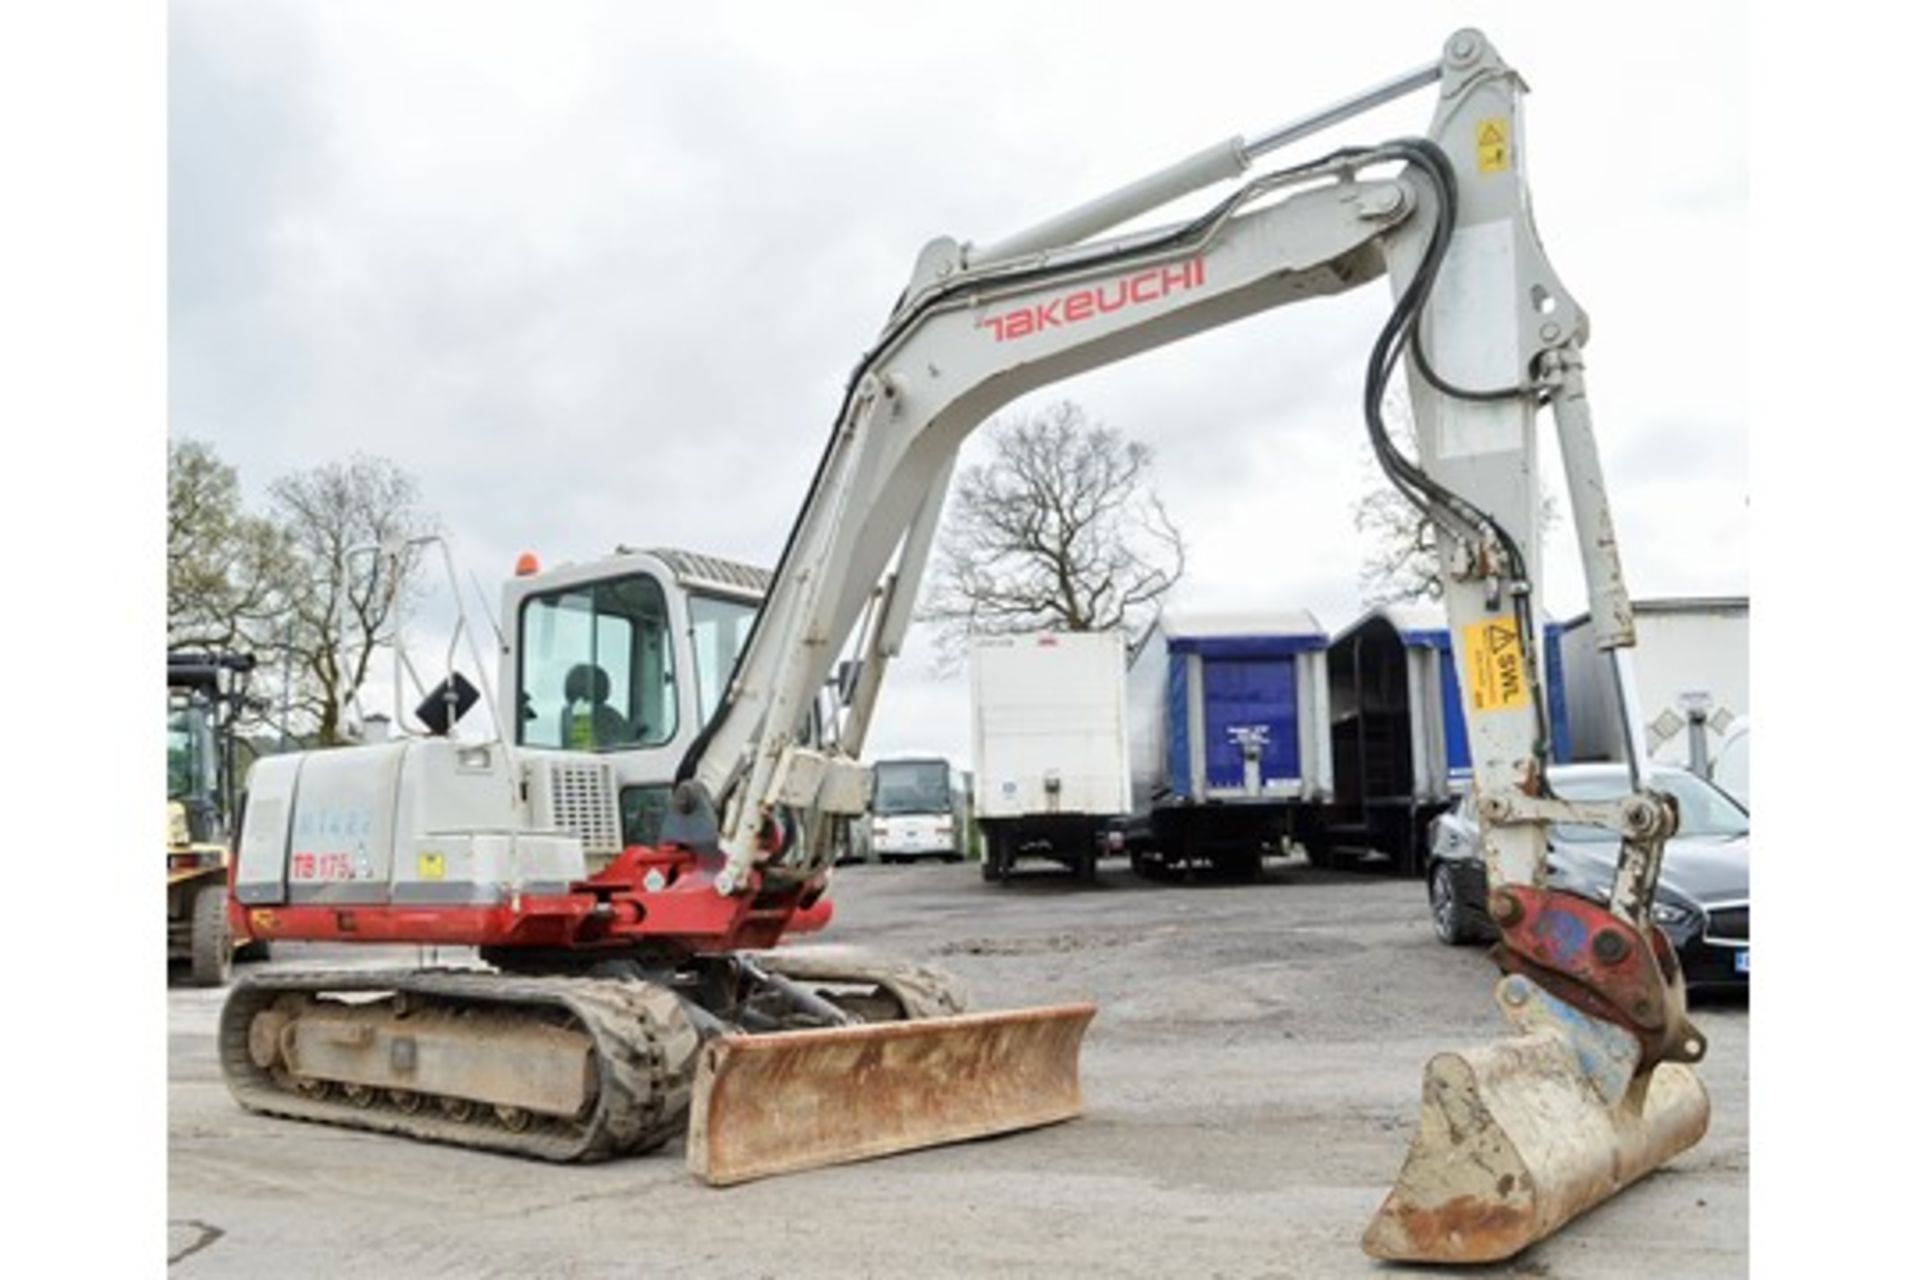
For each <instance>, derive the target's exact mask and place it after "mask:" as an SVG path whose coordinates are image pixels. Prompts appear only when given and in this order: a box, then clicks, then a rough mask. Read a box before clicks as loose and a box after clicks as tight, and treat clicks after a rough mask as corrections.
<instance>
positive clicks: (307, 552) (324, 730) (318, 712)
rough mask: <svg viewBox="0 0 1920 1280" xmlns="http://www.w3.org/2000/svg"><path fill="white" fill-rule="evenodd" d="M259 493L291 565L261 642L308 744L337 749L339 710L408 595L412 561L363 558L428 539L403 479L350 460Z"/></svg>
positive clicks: (380, 463) (427, 525) (373, 463)
mask: <svg viewBox="0 0 1920 1280" xmlns="http://www.w3.org/2000/svg"><path fill="white" fill-rule="evenodd" d="M269 494H270V497H271V501H272V506H273V510H274V514H275V517H276V519H277V521H278V523H279V524H280V526H281V527H282V528H283V529H284V530H285V533H286V536H287V537H288V539H289V541H290V544H291V547H292V554H293V558H294V560H295V562H296V564H297V565H298V573H297V575H296V579H295V582H294V583H293V585H292V587H291V589H290V590H289V592H288V600H287V609H286V612H285V614H284V617H283V619H282V623H281V625H280V628H279V631H278V633H277V634H275V635H274V636H272V637H270V638H269V639H268V645H267V646H266V647H271V648H273V649H275V650H277V651H278V654H279V660H280V661H281V662H282V663H283V664H284V666H285V668H286V669H289V670H290V671H291V673H292V680H291V687H290V688H288V689H287V690H286V691H285V696H284V699H283V700H284V702H285V704H286V705H287V706H288V707H289V709H290V710H291V712H292V715H293V718H294V719H296V720H299V721H301V722H302V723H304V724H308V725H311V726H312V735H313V738H314V741H315V742H316V743H317V745H320V746H332V745H334V744H336V743H338V742H340V741H342V739H343V736H344V733H343V729H344V726H343V725H342V723H341V709H342V707H343V706H344V705H345V703H346V701H347V699H348V698H350V697H351V696H353V695H354V694H356V693H358V692H359V690H360V689H361V687H362V686H364V685H365V684H366V682H367V677H368V674H369V672H370V669H371V666H372V663H373V659H374V655H375V654H376V653H377V652H378V651H379V650H380V649H381V648H382V647H383V646H385V645H388V644H389V643H391V641H392V639H393V630H392V629H393V623H394V620H395V615H396V609H397V608H398V607H400V606H402V605H404V603H405V602H406V600H407V599H408V598H409V596H410V595H411V594H412V593H413V592H414V591H416V590H417V581H416V579H417V570H418V565H419V560H418V557H417V556H416V555H414V554H412V553H407V554H404V555H402V556H401V557H400V558H399V559H398V561H397V565H396V564H394V563H390V562H389V561H388V559H387V557H384V556H380V555H369V554H363V550H364V549H365V548H369V547H380V546H391V545H396V544H399V543H402V542H404V541H405V540H406V539H409V538H413V537H417V536H420V535H422V534H426V533H430V532H433V531H434V530H435V528H436V527H437V523H438V522H437V521H436V520H435V519H434V518H432V517H431V516H428V515H426V514H424V513H423V512H421V510H420V509H419V494H418V489H417V486H416V485H415V483H414V481H413V478H412V477H411V476H409V475H407V474H406V473H405V472H403V471H401V470H400V469H399V468H398V467H396V466H394V464H393V463H391V462H389V461H387V460H386V459H383V458H368V457H364V456H358V455H356V456H355V457H354V458H353V459H352V460H351V461H349V462H346V463H344V464H342V463H329V464H327V465H324V466H319V467H314V468H311V469H309V470H306V471H298V472H294V473H293V474H291V475H287V476H283V477H281V478H280V479H279V480H276V481H275V482H274V483H273V485H272V487H271V489H270V490H269Z"/></svg>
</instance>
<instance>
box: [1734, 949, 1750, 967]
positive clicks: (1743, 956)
mask: <svg viewBox="0 0 1920 1280" xmlns="http://www.w3.org/2000/svg"><path fill="white" fill-rule="evenodd" d="M1733 971H1734V972H1735V973H1746V972H1747V951H1746V949H1745V948H1742V949H1741V950H1739V951H1736V952H1734V953H1733Z"/></svg>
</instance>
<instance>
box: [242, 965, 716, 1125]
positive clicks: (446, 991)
mask: <svg viewBox="0 0 1920 1280" xmlns="http://www.w3.org/2000/svg"><path fill="white" fill-rule="evenodd" d="M350 992H368V993H374V992H407V993H409V994H412V995H415V996H419V997H422V998H424V999H427V1000H432V1001H435V1002H438V1003H442V1004H456V1005H467V1006H470V1007H479V1006H486V1005H491V1006H493V1007H494V1008H495V1009H496V1010H498V1009H499V1008H500V1007H501V1006H518V1007H520V1008H523V1009H526V1010H529V1011H531V1010H539V1009H544V1010H552V1009H556V1008H559V1009H564V1010H565V1011H566V1012H567V1013H569V1014H571V1015H572V1016H573V1018H574V1019H575V1020H576V1021H577V1022H578V1023H579V1025H580V1027H581V1028H582V1029H584V1030H585V1031H586V1032H587V1034H588V1035H589V1036H590V1037H591V1038H592V1040H593V1057H594V1062H595V1065H596V1066H597V1068H598V1073H599V1074H598V1088H597V1089H596V1091H595V1098H594V1101H593V1103H592V1106H591V1109H590V1111H589V1112H588V1114H587V1115H586V1117H585V1118H584V1119H581V1120H578V1121H572V1122H565V1121H559V1120H555V1119H552V1118H548V1117H536V1118H535V1119H534V1121H533V1123H532V1124H530V1125H529V1126H528V1127H527V1128H526V1129H525V1130H523V1131H521V1132H519V1133H515V1132H513V1131H512V1130H510V1129H507V1128H506V1127H505V1126H504V1125H501V1124H499V1123H498V1122H497V1121H496V1120H495V1119H493V1113H492V1109H491V1108H490V1107H486V1106H481V1105H476V1107H475V1108H474V1118H471V1119H467V1120H455V1119H453V1118H452V1117H450V1116H447V1115H445V1114H442V1113H441V1112H440V1111H439V1110H438V1108H437V1107H436V1106H435V1104H434V1103H433V1102H432V1101H431V1100H428V1101H427V1102H426V1103H425V1104H424V1105H423V1106H422V1107H421V1109H420V1110H419V1111H417V1112H414V1113H412V1114H408V1113H406V1112H403V1111H401V1110H399V1109H398V1108H396V1107H394V1106H393V1105H392V1104H391V1102H390V1101H388V1099H387V1098H386V1096H385V1094H384V1092H383V1093H382V1094H381V1096H380V1099H379V1101H377V1102H376V1103H374V1104H373V1105H372V1106H370V1107H358V1106H355V1105H354V1104H352V1103H351V1102H348V1101H345V1100H344V1099H342V1098H340V1097H339V1094H338V1092H337V1091H336V1092H335V1093H334V1094H333V1095H332V1096H331V1097H328V1098H321V1099H315V1098H308V1097H304V1096H302V1095H300V1094H298V1093H294V1092H291V1091H290V1090H288V1089H286V1088H283V1087H282V1086H281V1084H280V1083H279V1081H277V1080H276V1079H275V1078H274V1077H273V1075H272V1074H271V1073H270V1072H268V1071H265V1070H262V1069H261V1068H259V1067H257V1066H255V1065H254V1063H253V1059H252V1057H251V1056H250V1055H249V1054H248V1052H247V1028H248V1026H249V1025H250V1024H251V1023H252V1021H253V1015H254V1014H255V1013H256V1012H257V1011H259V1010H260V1009H263V1008H265V1007H267V1006H269V1005H271V1004H272V1003H273V1002H274V1001H275V1000H276V999H277V998H279V997H280V996H282V995H286V994H290V993H291V994H306V995H312V996H319V995H321V994H323V993H328V994H331V993H350ZM698 1047H699V1040H698V1037H697V1036H696V1035H695V1034H694V1032H693V1030H692V1028H691V1027H690V1026H689V1025H688V1023H687V1021H686V1018H685V1016H684V1015H683V1014H682V1013H681V1011H680V1006H679V999H678V997H676V996H675V995H674V994H673V993H672V992H671V991H668V990H667V989H666V988H664V987H658V986H654V985H651V984H649V983H643V982H633V981H619V980H612V979H596V978H522V977H509V976H505V975H500V974H490V973H475V972H472V971H418V970H415V971H402V972H382V971H372V970H349V971H340V972H305V973H301V972H287V973H263V974H253V975H250V976H248V977H247V978H244V979H242V980H241V981H240V982H239V983H238V984H236V985H235V986H234V988H233V990H232V992H231V994H230V995H229V996H228V997H227V1001H226V1004H225V1006H224V1007H223V1008H222V1009H221V1011H220V1029H219V1051H220V1065H221V1069H222V1072H223V1074H224V1075H225V1076H226V1081H227V1088H228V1090H229V1091H231V1092H232V1094H233V1096H234V1099H235V1101H237V1102H238V1103H239V1104H240V1105H241V1106H242V1107H244V1108H246V1109H247V1110H249V1111H255V1112H262V1113H265V1114H268V1115H277V1116H285V1117H288V1118H290V1119H295V1120H310V1121H316V1122H319V1123H323V1124H334V1125H342V1126H345V1127H347V1128H353V1129H368V1130H373V1131H376V1132H380V1133H397V1134H403V1135H405V1136H407V1137H411V1138H420V1139H424V1140H426V1141H428V1142H444V1143H450V1144H453V1145H456V1146H463V1147H472V1148H476V1149H479V1150H484V1151H498V1152H506V1153H510V1154H513V1155H521V1156H531V1157H534V1158H537V1159H541V1160H552V1161H558V1162H567V1161H593V1160H607V1159H611V1158H613V1157H616V1156H623V1155H634V1154H638V1153H640V1152H644V1151H650V1150H652V1149H653V1148H655V1147H658V1146H660V1145H661V1144H662V1143H665V1142H667V1141H668V1140H669V1139H672V1138H675V1137H678V1136H680V1135H682V1134H684V1133H685V1131H686V1123H687V1108H688V1106H689V1102H690V1098H691V1092H692V1079H693V1068H694V1063H695V1061H696V1058H697V1050H698Z"/></svg>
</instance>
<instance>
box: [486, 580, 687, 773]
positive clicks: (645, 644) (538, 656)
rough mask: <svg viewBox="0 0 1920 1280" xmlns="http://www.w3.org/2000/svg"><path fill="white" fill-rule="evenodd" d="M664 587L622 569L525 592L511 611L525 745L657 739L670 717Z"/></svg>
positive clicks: (590, 747)
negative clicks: (516, 625) (516, 630)
mask: <svg viewBox="0 0 1920 1280" xmlns="http://www.w3.org/2000/svg"><path fill="white" fill-rule="evenodd" d="M670 635H671V633H670V631H669V630H668V623H667V600H666V593H665V592H663V591H662V590H661V589H660V584H659V582H657V581H656V580H655V579H654V578H653V577H652V576H651V575H648V574H644V573H640V574H631V575H629V576H627V577H624V578H612V579H609V580H607V581H604V582H594V583H584V584H582V585H580V586H577V587H563V588H560V589H558V590H555V591H550V592H545V593H543V594H540V595H536V596H530V597H528V598H527V600H526V602H525V603H524V604H523V605H522V606H521V609H520V647H519V657H520V732H519V741H520V742H521V744H522V745H524V746H530V747H556V748H560V749H563V750H570V751H615V750H622V749H631V748H634V747H655V746H660V745H663V744H664V743H666V742H668V741H669V740H670V739H672V737H673V733H674V729H675V728H676V727H677V725H678V720H679V717H678V714H677V708H676V704H675V700H674V678H673V645H672V643H671V641H670Z"/></svg>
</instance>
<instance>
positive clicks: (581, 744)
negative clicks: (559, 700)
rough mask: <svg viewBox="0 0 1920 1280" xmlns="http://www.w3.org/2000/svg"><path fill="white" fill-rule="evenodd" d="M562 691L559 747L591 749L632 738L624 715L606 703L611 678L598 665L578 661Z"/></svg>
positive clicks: (620, 742)
mask: <svg viewBox="0 0 1920 1280" xmlns="http://www.w3.org/2000/svg"><path fill="white" fill-rule="evenodd" d="M562 692H564V693H565V694H566V698H567V703H566V706H565V708H564V709H563V710H562V711H561V713H560V745H561V746H563V747H571V748H573V749H575V750H580V751H591V750H593V749H594V748H596V747H611V746H618V745H620V744H622V743H625V742H628V741H630V740H631V739H632V738H633V727H632V725H630V724H629V723H628V722H627V718H626V717H625V716H623V715H621V714H620V713H619V712H618V711H615V710H614V709H613V707H612V706H611V705H609V704H608V702H607V699H608V698H609V697H610V696H612V693H613V681H612V680H610V679H608V678H607V673H606V672H605V671H603V670H602V669H601V668H600V667H598V666H596V665H595V664H593V663H591V662H582V663H578V664H577V665H575V666H574V667H573V669H572V670H570V671H568V672H567V679H566V684H565V687H564V688H563V690H562Z"/></svg>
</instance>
